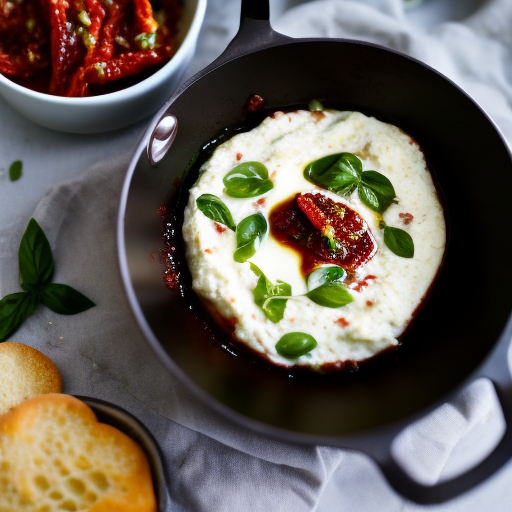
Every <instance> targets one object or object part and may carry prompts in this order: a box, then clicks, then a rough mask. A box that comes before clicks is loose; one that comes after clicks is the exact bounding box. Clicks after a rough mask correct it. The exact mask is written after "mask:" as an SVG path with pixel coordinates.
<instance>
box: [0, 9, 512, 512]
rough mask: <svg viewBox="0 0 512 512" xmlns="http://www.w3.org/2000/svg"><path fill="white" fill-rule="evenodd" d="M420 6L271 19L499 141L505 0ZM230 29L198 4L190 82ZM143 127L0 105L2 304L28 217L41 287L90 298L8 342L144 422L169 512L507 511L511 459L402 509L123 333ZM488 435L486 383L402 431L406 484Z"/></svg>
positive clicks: (131, 328) (329, 452) (510, 123)
mask: <svg viewBox="0 0 512 512" xmlns="http://www.w3.org/2000/svg"><path fill="white" fill-rule="evenodd" d="M429 2H432V4H431V5H433V3H435V2H438V0H424V3H423V4H422V5H420V6H419V7H417V8H415V9H418V10H417V11H416V13H419V12H420V9H422V10H423V11H424V12H425V18H424V19H425V20H426V22H425V23H423V22H422V19H423V18H421V17H420V16H419V15H417V14H414V13H413V11H410V12H409V13H405V12H404V9H403V5H402V3H401V1H400V0H365V1H363V0H359V1H344V0H317V1H308V2H301V1H300V0H271V20H272V24H273V26H274V28H275V29H276V30H278V31H280V32H282V33H285V34H287V35H291V36H294V37H307V36H325V37H348V38H356V39H363V40H368V41H373V42H376V43H379V44H382V45H385V46H388V47H391V48H394V49H397V50H400V51H403V52H405V53H408V54H410V55H412V56H414V57H416V58H418V59H420V60H422V61H424V62H426V63H427V64H429V65H431V66H432V67H434V68H436V69H438V70H439V71H441V72H442V73H444V74H446V75H447V76H448V77H450V78H451V79H452V80H454V81H455V82H456V83H458V84H459V85H460V86H461V87H463V88H464V89H465V90H466V91H467V92H468V93H469V94H470V95H471V96H472V97H473V98H474V99H475V100H476V101H477V102H478V103H480V105H482V107H483V108H484V109H486V111H487V112H488V114H489V115H490V116H491V117H492V118H493V119H494V121H495V122H496V123H497V125H498V126H499V128H500V129H501V130H502V132H503V134H504V136H505V137H506V138H507V140H508V141H509V143H511V141H512V51H511V50H512V30H510V28H511V27H512V2H510V0H489V1H487V2H485V1H483V0H482V1H478V0H473V1H471V2H469V1H467V2H465V4H466V8H465V9H462V10H461V9H460V8H459V9H454V10H449V9H448V10H447V9H444V10H442V14H443V15H444V18H442V17H441V19H442V20H443V19H444V20H445V21H440V20H438V19H436V17H435V16H431V15H430V14H429V12H430V11H429V10H428V9H429V8H428V3H429ZM443 2H445V4H446V3H449V2H450V0H443ZM451 2H452V3H459V4H460V0H459V1H457V0H451ZM437 12H439V11H437ZM447 16H448V18H449V19H448V21H446V17H447ZM238 21H239V1H238V0H209V5H208V8H207V13H206V18H205V24H204V26H203V30H202V33H201V36H200V40H199V44H198V49H197V55H196V58H195V59H194V61H193V62H192V64H191V66H190V68H189V70H188V76H191V75H192V74H194V73H195V72H197V71H199V70H200V69H201V68H202V67H204V66H205V65H206V64H208V63H209V62H211V61H212V60H213V59H214V58H215V57H216V56H217V55H219V54H220V53H221V52H222V50H223V49H224V47H225V46H226V44H227V43H228V42H229V41H230V40H231V38H232V37H233V36H234V34H235V33H236V31H237V29H238ZM145 126H146V122H142V123H139V124H137V125H135V126H132V127H129V128H126V129H124V130H119V131H117V132H113V133H109V134H107V135H102V136H93V135H91V136H78V135H69V134H62V133H57V132H52V131H51V130H47V129H44V128H41V127H38V126H36V125H34V124H32V123H30V122H29V121H27V120H25V119H23V118H21V117H20V116H19V115H18V114H17V113H16V112H14V111H12V109H10V107H8V106H7V105H6V104H5V103H4V102H3V100H0V297H3V296H5V295H7V294H8V293H13V292H16V291H19V283H18V267H17V264H18V263H17V250H18V245H19V241H20V239H21V235H22V233H23V231H24V229H25V227H26V225H27V222H28V220H29V219H30V217H35V218H36V219H37V220H38V221H39V223H40V224H41V226H42V227H43V229H44V231H45V233H46V234H47V236H48V239H49V241H50V244H51V246H52V249H53V252H54V257H55V262H56V274H55V281H56V282H63V283H66V284H69V285H71V286H74V287H76V288H77V289H79V290H80V291H82V292H83V293H85V294H86V295H87V296H88V297H89V298H91V299H92V300H93V301H95V302H96V303H97V306H96V307H95V308H93V309H91V310H89V311H87V312H85V313H82V314H80V315H76V316H70V317H64V316H59V315H56V314H54V313H52V312H51V311H50V310H48V309H46V308H44V307H40V308H39V309H38V311H37V312H36V313H35V314H34V315H33V316H32V317H31V318H30V319H28V320H27V321H26V322H25V324H24V325H23V326H22V328H21V329H20V330H19V331H18V332H17V333H15V334H14V335H13V336H12V338H11V339H12V340H13V341H19V342H22V343H27V344H29V345H32V346H34V347H37V348H39V349H40V350H42V351H43V352H44V353H46V354H47V355H48V356H49V357H51V358H52V359H53V360H54V361H55V363H56V364H57V366H58V367H59V369H60V370H61V372H62V374H63V379H64V391H65V392H68V393H76V394H81V395H89V396H95V397H99V398H102V399H105V400H108V401H111V402H114V403H116V404H118V405H120V406H122V407H124V408H126V409H127V410H128V411H130V412H132V413H133V414H135V415H136V416H137V417H138V418H139V419H141V420H142V421H143V422H144V423H145V424H146V426H148V427H149V428H150V430H151V431H152V432H153V434H154V435H155V436H156V438H157V439H158V441H159V442H160V444H161V446H162V448H163V451H164V452H165V454H166V462H167V465H168V468H169V473H170V476H171V478H170V494H171V498H172V500H173V510H176V511H183V512H192V511H194V512H195V511H208V512H210V511H215V512H223V511H230V512H232V511H246V510H251V511H254V512H259V511H261V512H266V511H284V512H288V511H294V512H295V511H313V510H316V511H319V512H333V511H336V512H338V511H343V510H349V509H350V510H354V509H355V510H357V511H358V512H366V511H368V512H374V511H377V510H378V511H381V512H386V511H390V512H391V511H397V510H400V511H416V510H426V509H427V508H428V510H433V511H435V512H438V511H444V512H455V511H464V512H473V511H474V512H476V511H479V512H480V511H481V510H482V509H483V508H484V507H485V508H486V509H488V510H491V511H493V512H505V511H508V510H509V509H510V504H511V503H512V463H509V464H508V465H507V466H505V467H504V468H503V470H501V471H500V472H498V473H497V474H496V475H495V476H493V477H492V478H491V479H490V480H488V481H487V482H485V483H484V484H483V485H481V486H479V487H478V488H476V489H474V490H472V491H471V492H469V493H467V494H465V495H464V496H461V497H460V498H457V499H454V500H452V501H450V502H447V503H444V504H442V505H436V506H430V507H423V506H420V505H415V504H413V503H410V502H408V501H406V500H404V499H403V498H402V497H400V496H398V495H397V494H396V493H395V492H394V491H393V490H392V489H391V488H390V487H389V485H388V484H387V483H386V481H385V479H384V478H383V477H382V475H381V474H380V472H379V471H378V469H377V468H376V466H375V464H374V463H373V462H372V461H371V460H370V459H369V458H368V457H366V456H364V455H362V454H359V453H354V452H350V451H345V450H338V449H333V448H328V447H318V446H311V447H305V446H294V445H290V444H287V443H284V442H282V441H277V440H273V439H269V438H267V437H266V436H262V435H260V434H258V433H255V432H251V431H248V430H245V429H242V428H240V427H239V426H237V425H234V424H232V423H231V422H229V421H227V420H226V419H225V418H223V417H221V416H220V415H218V414H217V413H215V412H214V411H212V410H209V409H207V408H206V407H205V406H204V405H203V404H201V403H200V402H199V401H198V400H197V399H196V398H195V397H194V396H193V395H192V394H191V393H190V392H188V391H187V389H185V388H184V387H183V386H182V385H181V384H179V383H178V382H177V381H176V380H175V379H174V378H173V377H172V376H171V375H169V374H168V373H167V371H166V370H165V369H164V368H163V366H162V365H161V364H160V363H159V361H158V360H157V358H156V356H155V355H154V354H153V352H152V351H151V350H150V349H149V347H148V345H147V342H146V341H145V340H144V338H143V337H142V335H141V334H140V333H139V331H138V329H137V326H136V323H135V321H134V320H133V318H132V316H131V312H130V309H129V306H128V303H127V300H126V298H125V296H124V292H123V289H122V285H121V281H120V277H119V274H118V269H117V254H116V242H115V224H116V217H117V207H118V202H119V194H120V190H121V186H122V182H123V179H124V173H125V170H126V167H127V164H128V162H129V160H130V158H131V156H132V152H133V148H134V147H135V143H136V142H137V140H138V139H139V137H140V136H141V135H142V133H143V131H144V129H145ZM18 159H21V160H22V161H23V163H24V169H23V176H22V178H21V179H20V180H19V181H17V182H10V181H9V180H8V177H7V169H8V166H9V164H10V163H11V162H12V161H14V160H18ZM502 429H503V423H502V420H501V416H500V413H499V408H497V407H496V406H495V396H494V392H493V389H492V386H490V385H489V383H488V382H487V381H481V382H476V383H474V384H473V385H472V386H471V387H470V388H469V389H467V390H466V392H464V393H463V394H462V395H461V396H460V397H458V399H457V400H455V401H454V402H453V403H450V404H445V405H444V406H443V407H441V408H440V409H439V410H438V411H436V412H435V413H433V414H432V415H431V416H430V417H428V418H426V419H425V420H424V421H422V422H421V423H420V424H418V425H415V426H413V427H411V428H409V429H408V430H407V431H406V432H404V433H403V435H402V436H401V437H400V439H399V440H397V443H396V451H397V454H398V455H397V457H398V458H399V459H400V460H401V462H402V464H403V465H405V466H407V467H408V468H409V471H410V472H411V474H413V475H415V476H416V478H418V479H419V480H421V481H424V482H434V481H436V480H437V479H439V478H440V479H443V478H445V477H448V476H450V475H452V474H456V473H457V472H458V471H459V469H460V468H461V467H462V466H465V464H467V463H468V461H470V460H471V459H474V458H477V457H479V456H481V455H482V451H483V450H484V449H486V448H487V447H488V445H490V444H492V443H493V442H494V439H495V438H496V437H497V436H498V435H499V434H500V433H501V432H502Z"/></svg>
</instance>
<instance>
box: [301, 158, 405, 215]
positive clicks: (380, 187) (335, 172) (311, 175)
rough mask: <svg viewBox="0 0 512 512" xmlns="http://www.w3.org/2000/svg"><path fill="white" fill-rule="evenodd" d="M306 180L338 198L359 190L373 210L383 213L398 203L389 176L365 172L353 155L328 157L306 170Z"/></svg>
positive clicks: (308, 166)
mask: <svg viewBox="0 0 512 512" xmlns="http://www.w3.org/2000/svg"><path fill="white" fill-rule="evenodd" d="M304 177H305V178H306V179H307V180H308V181H310V182H311V183H314V184H315V185H318V186H319V187H322V188H325V189H327V190H330V191H332V192H335V193H336V194H339V195H342V196H349V195H350V194H351V193H352V192H353V191H354V190H355V189H356V188H357V189H358V194H359V198H360V199H361V201H362V202H363V203H364V204H365V205H366V206H367V207H368V208H370V209H371V210H373V211H375V212H377V213H382V212H383V211H385V210H386V209H387V208H388V206H389V205H390V204H391V203H392V202H393V200H394V199H395V189H394V188H393V185H392V184H391V182H390V181H389V179H388V178H386V176H384V175H383V174H381V173H379V172H377V171H363V165H362V163H361V160H360V159H359V158H358V157H357V156H356V155H353V154H352V153H336V154H334V155H327V156H324V157H322V158H320V159H318V160H315V161H314V162H311V163H310V164H309V165H307V166H306V168H305V170H304Z"/></svg>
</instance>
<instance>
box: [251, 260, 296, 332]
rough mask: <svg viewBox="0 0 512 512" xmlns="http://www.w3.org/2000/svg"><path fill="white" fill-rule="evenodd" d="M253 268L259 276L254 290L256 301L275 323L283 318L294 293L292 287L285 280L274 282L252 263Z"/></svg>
mask: <svg viewBox="0 0 512 512" xmlns="http://www.w3.org/2000/svg"><path fill="white" fill-rule="evenodd" d="M250 265H251V270H252V271H253V272H254V273H255V274H256V275H257V276H258V277H259V279H258V283H257V284H256V287H255V288H254V290H253V291H252V295H253V297H254V303H255V304H256V305H257V306H258V307H259V308H261V310H262V311H263V313H264V314H265V316H266V317H267V318H268V319H269V320H270V321H271V322H273V323H275V324H276V323H277V322H279V321H280V320H282V318H283V316H284V310H285V309H286V302H287V300H288V297H290V296H291V294H292V287H291V286H290V285H289V284H288V283H285V282H283V281H277V283H276V284H272V283H271V282H270V281H269V280H268V279H267V277H266V276H265V275H264V274H263V272H262V271H261V270H260V269H259V268H258V267H257V266H256V265H255V264H254V263H251V264H250Z"/></svg>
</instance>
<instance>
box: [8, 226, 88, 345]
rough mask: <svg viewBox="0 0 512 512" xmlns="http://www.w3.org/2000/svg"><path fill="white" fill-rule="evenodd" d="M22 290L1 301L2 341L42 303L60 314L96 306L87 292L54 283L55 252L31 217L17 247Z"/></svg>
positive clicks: (81, 310)
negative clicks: (84, 293) (53, 252)
mask: <svg viewBox="0 0 512 512" xmlns="http://www.w3.org/2000/svg"><path fill="white" fill-rule="evenodd" d="M18 262H19V271H20V285H21V288H22V289H23V290H24V291H22V292H16V293H11V294H10V295H6V296H5V297H4V298H3V299H2V300H0V342H2V341H5V340H6V339H7V338H8V337H9V336H10V335H11V334H13V333H14V332H15V331H16V330H17V329H18V328H19V327H20V326H21V324H22V323H23V322H24V321H25V320H26V319H27V318H28V317H29V316H31V315H32V314H33V313H34V312H35V310H36V309H37V308H38V306H39V304H44V305H45V306H47V307H48V308H50V309H51V310H52V311H55V312H56V313H59V314H61V315H75V314H77V313H81V312H83V311H86V310H87V309H89V308H91V307H93V306H95V304H94V302H92V301H91V300H89V299H88V298H87V297H86V296H85V295H83V294H82V293H80V292H79V291H77V290H75V289H74V288H72V287H71V286H68V285H65V284H57V283H52V282H51V281H52V278H53V272H54V268H55V266H54V261H53V254H52V250H51V247H50V244H49V242H48V239H47V238H46V235H45V234H44V232H43V230H42V229H41V227H40V226H39V224H38V223H37V221H36V220H35V219H30V221H29V223H28V226H27V229H26V230H25V233H24V234H23V237H22V238H21V242H20V247H19V250H18Z"/></svg>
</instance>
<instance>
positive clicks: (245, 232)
mask: <svg viewBox="0 0 512 512" xmlns="http://www.w3.org/2000/svg"><path fill="white" fill-rule="evenodd" d="M267 229H268V225H267V219H265V217H264V216H263V215H262V214H261V213H255V214H253V215H249V217H246V218H245V219H243V220H241V221H240V223H239V224H238V226H237V227H236V231H235V235H236V250H235V253H234V255H233V258H234V260H235V261H236V262H238V263H243V262H244V261H247V260H248V259H249V258H250V257H251V256H254V255H255V254H256V251H257V250H258V249H259V247H260V244H261V242H262V240H263V238H264V237H265V235H266V234H267Z"/></svg>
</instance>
